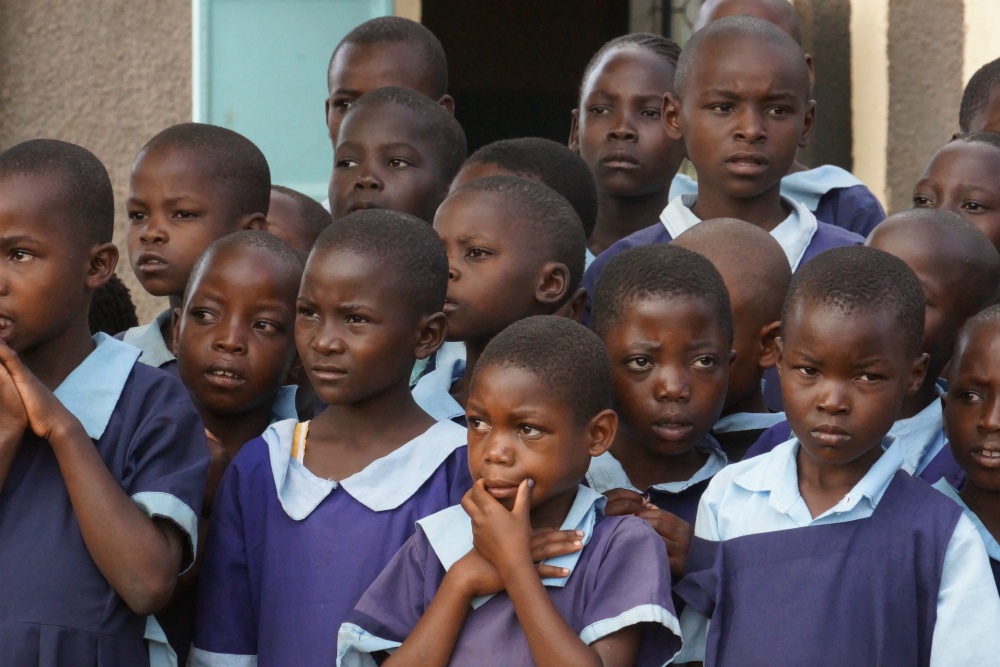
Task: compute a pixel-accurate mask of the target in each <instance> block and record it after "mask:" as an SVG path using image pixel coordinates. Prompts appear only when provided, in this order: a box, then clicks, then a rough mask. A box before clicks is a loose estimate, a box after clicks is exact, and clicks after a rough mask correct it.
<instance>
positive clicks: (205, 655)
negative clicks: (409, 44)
mask: <svg viewBox="0 0 1000 667" xmlns="http://www.w3.org/2000/svg"><path fill="white" fill-rule="evenodd" d="M447 288H448V260H447V257H446V256H445V253H444V249H443V248H442V246H441V240H440V239H439V238H438V237H437V235H436V234H435V233H434V230H433V229H431V227H430V226H429V225H427V224H426V223H424V222H421V221H420V220H418V219H416V218H414V217H413V216H408V215H404V214H402V213H395V212H391V211H362V212H359V213H355V214H352V215H350V216H347V217H345V218H343V219H341V220H339V221H337V223H336V224H333V225H331V226H330V227H328V228H327V229H326V231H324V232H323V233H322V234H321V235H320V238H319V239H318V240H317V241H316V245H315V246H314V247H313V250H312V253H311V254H310V256H309V260H308V261H307V263H306V268H305V273H304V274H303V277H302V286H301V288H300V290H299V297H298V301H297V310H298V315H297V317H296V322H295V343H296V348H297V349H298V353H299V357H300V358H301V359H302V363H303V365H304V367H305V370H306V375H307V376H308V378H309V381H310V382H311V383H312V386H313V388H314V389H315V391H316V394H317V396H318V397H319V399H320V400H321V401H323V402H324V403H325V404H326V405H327V407H326V408H325V409H324V410H323V411H322V412H321V413H319V415H318V416H316V417H315V418H314V419H313V420H312V421H310V422H304V423H301V424H298V423H296V420H294V419H290V420H286V421H282V422H278V423H276V424H272V425H271V426H270V427H269V428H268V429H267V431H266V432H265V433H264V435H263V437H260V438H256V439H254V440H252V441H250V442H249V443H247V444H246V445H244V447H243V448H242V449H241V450H240V453H239V454H238V455H237V456H236V458H235V459H234V460H233V463H232V464H231V465H230V466H229V470H228V471H227V473H226V476H225V477H224V478H223V480H222V484H221V486H220V488H219V492H218V495H217V498H216V502H215V508H214V510H213V513H212V526H211V530H210V533H209V538H208V545H207V547H206V549H205V562H204V565H203V567H202V571H201V580H200V582H199V599H198V620H197V624H196V627H195V640H194V646H195V648H194V650H193V651H192V655H191V661H192V664H194V665H232V664H259V665H261V667H266V666H269V665H271V666H274V665H280V666H284V665H332V664H334V662H335V660H336V648H337V647H336V632H334V631H333V630H332V629H334V628H339V627H340V624H341V623H343V622H344V620H345V618H346V616H347V614H348V612H350V610H351V609H353V608H354V605H355V604H356V603H357V601H358V599H359V598H360V597H361V594H362V593H364V591H365V589H366V588H367V587H368V585H369V584H371V582H372V581H374V580H375V577H376V576H377V575H378V573H379V572H381V571H382V568H383V567H385V565H386V563H388V562H389V559H390V558H391V557H392V555H393V554H394V553H395V552H396V550H397V549H398V548H399V547H400V546H402V544H403V543H404V542H405V541H406V539H407V538H408V537H409V536H410V535H411V534H412V533H413V530H414V521H416V520H417V519H421V518H423V517H425V516H428V515H430V514H433V513H434V512H437V511H439V510H441V509H444V508H445V507H448V506H450V505H453V504H455V503H457V502H458V501H459V499H461V497H462V496H463V495H464V494H465V492H466V491H468V489H469V487H470V486H471V485H472V481H471V479H470V478H469V469H468V456H467V454H466V449H465V442H466V433H465V431H464V430H463V429H462V428H460V427H459V426H457V425H455V424H453V423H451V422H447V421H446V422H443V423H438V422H435V420H434V419H433V418H431V417H430V416H428V415H427V414H426V413H425V412H424V411H423V410H421V409H420V407H419V406H418V405H417V404H416V403H415V402H414V401H413V399H412V397H411V396H410V391H409V385H408V380H409V374H410V369H411V368H412V367H413V363H414V361H415V360H416V359H417V358H421V357H426V356H427V355H429V354H432V353H433V352H434V350H435V349H437V347H438V346H439V345H440V344H441V341H442V340H443V339H444V333H445V329H446V327H447V323H446V320H445V316H444V314H443V313H442V312H441V309H442V307H443V306H444V302H445V293H446V291H447Z"/></svg>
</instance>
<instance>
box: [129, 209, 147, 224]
mask: <svg viewBox="0 0 1000 667" xmlns="http://www.w3.org/2000/svg"><path fill="white" fill-rule="evenodd" d="M128 219H129V220H131V221H132V222H143V221H145V220H146V214H145V213H143V212H142V211H129V212H128Z"/></svg>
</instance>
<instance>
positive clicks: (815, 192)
mask: <svg viewBox="0 0 1000 667" xmlns="http://www.w3.org/2000/svg"><path fill="white" fill-rule="evenodd" d="M728 16H755V17H757V18H759V19H763V20H765V21H769V22H771V23H773V24H775V25H776V26H778V27H779V28H781V29H782V30H783V31H785V32H786V33H787V34H788V35H789V36H790V37H791V38H792V39H794V40H795V42H796V43H797V44H799V46H801V45H802V28H801V25H800V22H799V15H798V12H796V11H795V6H794V5H793V4H792V3H791V2H790V1H789V0H718V1H716V2H713V1H709V2H706V3H705V4H703V5H702V6H701V11H700V12H699V13H698V20H697V21H696V22H695V29H696V30H699V29H701V28H702V27H704V26H705V25H707V24H709V23H711V22H712V21H717V20H719V19H721V18H725V17H728ZM804 55H805V59H806V65H807V66H808V68H809V76H810V83H813V79H814V77H813V66H812V56H811V55H809V54H808V53H806V54H804ZM697 190H698V185H697V184H696V183H695V182H694V181H693V180H691V179H690V178H689V177H687V176H685V175H684V174H678V175H677V176H676V177H674V180H673V182H672V183H671V187H670V198H671V199H673V198H675V197H678V196H680V195H682V194H693V193H695V192H697ZM781 194H782V195H784V196H785V197H788V198H789V199H794V200H795V201H798V202H801V203H803V204H805V205H806V206H807V207H808V208H809V210H810V211H812V212H813V214H814V215H815V216H816V219H817V220H819V221H821V222H825V223H828V224H831V225H837V226H838V227H841V228H843V229H846V230H848V231H851V232H856V233H857V234H860V235H861V236H864V237H867V236H868V234H869V233H870V232H871V230H872V229H874V228H875V226H876V225H877V224H878V223H880V222H882V221H883V220H885V211H884V210H883V209H882V205H881V204H880V203H879V201H878V199H876V197H875V195H874V194H872V192H871V190H869V189H868V188H867V187H866V186H865V185H864V184H863V183H862V182H861V181H859V180H858V179H857V178H855V177H854V175H853V174H851V173H850V172H848V171H845V170H844V169H841V168H840V167H837V166H835V165H832V164H825V165H822V166H820V167H816V168H814V169H809V168H808V167H806V166H805V165H802V164H800V163H799V162H798V161H796V162H794V163H793V164H792V167H791V169H790V170H789V172H788V174H787V175H785V176H784V177H783V178H782V179H781Z"/></svg>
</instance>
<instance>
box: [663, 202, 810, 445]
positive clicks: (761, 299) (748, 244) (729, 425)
mask: <svg viewBox="0 0 1000 667" xmlns="http://www.w3.org/2000/svg"><path fill="white" fill-rule="evenodd" d="M672 245H678V246H680V247H682V248H687V249H688V250H693V251H695V252H697V253H699V254H700V255H704V256H705V257H707V258H708V259H709V260H710V261H711V262H712V264H713V265H714V266H715V268H716V269H718V271H719V273H720V274H721V275H722V280H723V282H724V283H725V284H726V290H727V291H728V292H729V301H730V304H731V305H732V308H733V352H735V353H736V356H735V358H734V359H733V363H732V364H731V365H730V367H729V387H728V389H727V391H726V402H725V406H724V407H723V408H722V415H721V417H719V420H718V421H716V422H715V425H714V426H712V437H714V438H715V439H716V440H717V441H718V442H719V444H720V445H721V446H722V449H723V451H725V452H726V457H727V458H728V459H729V461H731V462H734V461H740V460H742V459H743V457H744V455H745V454H746V453H747V449H749V448H750V446H751V445H753V444H754V443H755V442H756V441H757V439H758V438H760V436H761V435H762V434H763V433H764V431H766V430H767V429H769V428H771V427H772V426H774V425H775V424H778V423H781V422H783V421H784V419H785V415H784V414H783V413H780V412H777V413H775V412H770V411H769V410H768V409H767V406H766V404H765V402H764V390H763V389H762V387H761V384H762V382H763V381H764V378H765V377H766V375H765V373H766V372H767V373H773V372H774V370H773V369H774V364H775V362H776V360H777V351H778V350H777V337H778V334H779V332H780V330H781V305H782V303H784V301H785V293H786V292H787V291H788V284H789V283H790V282H791V280H792V272H791V270H790V269H789V267H788V259H787V258H786V257H785V253H784V252H782V250H781V246H780V245H779V244H778V242H777V241H775V240H774V237H772V236H771V235H770V234H768V233H767V232H765V231H764V230H763V229H760V228H759V227H754V226H753V225H751V224H749V223H747V222H743V221H742V220H734V219H732V218H719V219H715V220H706V221H704V222H702V223H701V224H698V225H695V226H694V227H692V228H691V229H689V230H687V231H686V232H684V233H683V234H681V235H680V236H678V237H677V239H675V240H674V242H673V244H672ZM748 258H752V260H748ZM779 390H780V387H779Z"/></svg>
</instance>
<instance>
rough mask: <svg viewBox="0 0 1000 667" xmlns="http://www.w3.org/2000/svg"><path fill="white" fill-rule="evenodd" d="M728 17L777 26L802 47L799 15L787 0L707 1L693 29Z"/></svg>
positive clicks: (699, 28) (698, 28)
mask: <svg viewBox="0 0 1000 667" xmlns="http://www.w3.org/2000/svg"><path fill="white" fill-rule="evenodd" d="M728 16H754V17H756V18H759V19H763V20H764V21H769V22H770V23H773V24H774V25H776V26H778V27H779V28H781V29H782V30H784V31H785V32H786V33H788V34H789V35H790V36H791V38H792V39H794V40H795V41H796V42H798V44H799V46H802V25H801V23H800V22H799V13H798V12H797V11H795V6H794V5H792V3H791V2H789V1H788V0H707V2H705V4H703V5H702V6H701V10H699V12H698V18H697V19H696V20H695V23H694V29H695V30H701V29H702V28H704V27H705V26H706V25H708V24H709V23H711V22H712V21H718V20H719V19H722V18H726V17H728Z"/></svg>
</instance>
